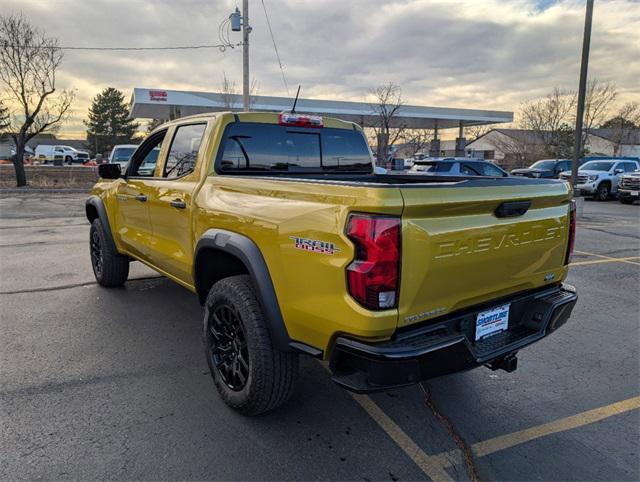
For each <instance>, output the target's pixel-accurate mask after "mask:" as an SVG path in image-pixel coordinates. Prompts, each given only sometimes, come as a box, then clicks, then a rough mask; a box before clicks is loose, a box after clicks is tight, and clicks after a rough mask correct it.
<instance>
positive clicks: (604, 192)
mask: <svg viewBox="0 0 640 482" xmlns="http://www.w3.org/2000/svg"><path fill="white" fill-rule="evenodd" d="M610 193H611V190H610V189H609V184H607V183H606V182H601V183H600V185H599V186H598V189H597V190H596V195H595V198H596V201H606V200H607V199H609V194H610Z"/></svg>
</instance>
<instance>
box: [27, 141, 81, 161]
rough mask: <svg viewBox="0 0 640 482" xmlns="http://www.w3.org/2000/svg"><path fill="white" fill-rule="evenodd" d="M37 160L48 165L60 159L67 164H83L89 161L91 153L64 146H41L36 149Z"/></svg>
mask: <svg viewBox="0 0 640 482" xmlns="http://www.w3.org/2000/svg"><path fill="white" fill-rule="evenodd" d="M35 156H36V159H38V160H40V161H41V162H44V163H45V164H48V163H49V162H54V161H55V160H57V159H59V160H62V162H64V163H66V164H74V163H78V164H83V163H85V162H86V161H88V160H89V153H88V152H86V151H79V150H77V149H75V148H73V147H71V146H64V145H58V146H53V145H44V144H40V145H39V146H37V147H36V152H35Z"/></svg>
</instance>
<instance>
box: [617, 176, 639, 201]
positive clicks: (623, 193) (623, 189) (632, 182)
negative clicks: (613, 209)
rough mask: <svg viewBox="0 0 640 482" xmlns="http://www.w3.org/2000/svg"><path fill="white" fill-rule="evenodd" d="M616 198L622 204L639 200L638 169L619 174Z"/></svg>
mask: <svg viewBox="0 0 640 482" xmlns="http://www.w3.org/2000/svg"><path fill="white" fill-rule="evenodd" d="M618 200H619V201H620V202H621V203H622V204H631V203H633V201H638V200H640V171H634V172H630V173H628V174H622V175H620V180H619V182H618Z"/></svg>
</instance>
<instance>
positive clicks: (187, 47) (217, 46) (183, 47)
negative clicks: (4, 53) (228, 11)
mask: <svg viewBox="0 0 640 482" xmlns="http://www.w3.org/2000/svg"><path fill="white" fill-rule="evenodd" d="M241 45H242V42H238V43H235V44H231V43H228V44H214V45H178V46H171V47H71V46H63V47H58V46H54V45H51V46H44V45H42V46H37V47H36V46H22V45H7V44H5V45H4V47H12V48H18V49H20V48H27V49H34V48H35V49H51V50H93V51H144V50H196V49H219V50H221V51H224V50H226V49H227V48H235V47H240V46H241Z"/></svg>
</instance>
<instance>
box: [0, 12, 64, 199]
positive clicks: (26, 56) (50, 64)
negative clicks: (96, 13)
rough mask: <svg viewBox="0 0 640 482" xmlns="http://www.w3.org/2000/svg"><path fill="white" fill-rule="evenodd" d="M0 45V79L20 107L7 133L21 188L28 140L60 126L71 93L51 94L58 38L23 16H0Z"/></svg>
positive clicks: (59, 56)
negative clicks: (11, 141)
mask: <svg viewBox="0 0 640 482" xmlns="http://www.w3.org/2000/svg"><path fill="white" fill-rule="evenodd" d="M0 47H1V48H0V81H2V83H3V84H4V85H5V86H6V88H7V91H8V94H9V95H10V97H11V101H12V103H15V104H16V105H17V108H18V109H19V113H18V114H16V115H13V116H12V118H11V126H10V130H11V134H10V135H11V137H12V138H13V141H14V143H15V146H16V155H15V157H14V159H13V165H14V168H15V171H16V183H17V185H18V187H21V186H25V185H26V184H27V178H26V174H25V171H24V161H23V157H24V152H25V147H26V145H27V142H28V141H29V140H30V139H31V138H33V137H34V136H36V135H38V134H41V133H46V132H55V131H56V130H57V129H58V128H59V127H60V123H61V122H63V121H64V120H65V119H66V118H67V116H68V113H69V108H70V107H71V102H72V101H73V98H74V93H73V92H72V91H67V90H63V91H61V92H60V93H58V94H57V95H54V94H55V92H56V72H57V70H58V68H59V67H60V63H61V62H62V51H61V50H60V48H59V47H58V41H57V39H55V38H50V37H47V36H45V34H44V33H43V32H42V31H40V30H38V29H37V28H36V27H34V26H32V25H31V24H30V23H29V22H28V21H27V20H26V19H25V18H24V17H23V16H22V15H8V16H5V15H0Z"/></svg>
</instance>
